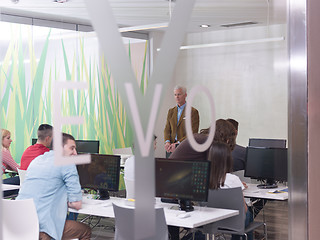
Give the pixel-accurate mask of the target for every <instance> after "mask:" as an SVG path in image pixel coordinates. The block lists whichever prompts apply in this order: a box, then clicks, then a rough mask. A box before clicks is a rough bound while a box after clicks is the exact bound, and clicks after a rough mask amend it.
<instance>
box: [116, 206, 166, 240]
mask: <svg viewBox="0 0 320 240" xmlns="http://www.w3.org/2000/svg"><path fill="white" fill-rule="evenodd" d="M155 210H156V226H157V227H156V236H155V238H153V240H168V239H169V238H168V227H167V224H166V219H165V217H164V211H163V208H157V209H155ZM113 211H114V215H115V228H116V231H115V235H114V239H115V240H128V239H132V236H133V232H134V209H133V208H126V207H120V206H117V205H115V204H113Z"/></svg>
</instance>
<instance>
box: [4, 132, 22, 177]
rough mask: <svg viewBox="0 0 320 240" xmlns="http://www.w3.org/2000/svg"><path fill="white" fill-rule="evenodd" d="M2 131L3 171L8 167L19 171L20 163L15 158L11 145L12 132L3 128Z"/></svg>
mask: <svg viewBox="0 0 320 240" xmlns="http://www.w3.org/2000/svg"><path fill="white" fill-rule="evenodd" d="M1 132H2V173H4V171H5V170H6V169H9V170H13V171H16V172H18V168H19V165H18V164H17V163H16V162H15V161H14V160H13V158H12V156H11V153H10V150H9V147H10V144H11V142H12V139H11V133H10V132H9V131H8V130H6V129H1Z"/></svg>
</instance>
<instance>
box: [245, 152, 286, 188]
mask: <svg viewBox="0 0 320 240" xmlns="http://www.w3.org/2000/svg"><path fill="white" fill-rule="evenodd" d="M244 176H245V177H250V178H253V179H258V180H264V181H266V184H261V185H258V187H260V188H275V187H277V184H276V181H287V179H288V157H287V148H254V147H247V158H246V168H245V171H244Z"/></svg>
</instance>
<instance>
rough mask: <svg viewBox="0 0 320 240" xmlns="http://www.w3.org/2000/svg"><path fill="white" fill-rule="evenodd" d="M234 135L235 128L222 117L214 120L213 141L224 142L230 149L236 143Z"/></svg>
mask: <svg viewBox="0 0 320 240" xmlns="http://www.w3.org/2000/svg"><path fill="white" fill-rule="evenodd" d="M236 136H237V134H236V129H235V128H234V126H233V125H232V124H231V123H230V122H228V121H227V120H224V119H218V120H217V121H216V131H215V133H214V138H213V142H222V143H225V144H227V145H228V146H229V147H230V150H231V151H232V150H233V149H234V147H235V145H236Z"/></svg>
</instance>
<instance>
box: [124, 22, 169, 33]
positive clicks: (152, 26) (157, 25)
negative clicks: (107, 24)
mask: <svg viewBox="0 0 320 240" xmlns="http://www.w3.org/2000/svg"><path fill="white" fill-rule="evenodd" d="M168 25H169V23H167V22H165V23H155V24H148V25H140V26H133V27H124V28H119V32H133V31H141V30H148V29H158V28H166V27H168Z"/></svg>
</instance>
